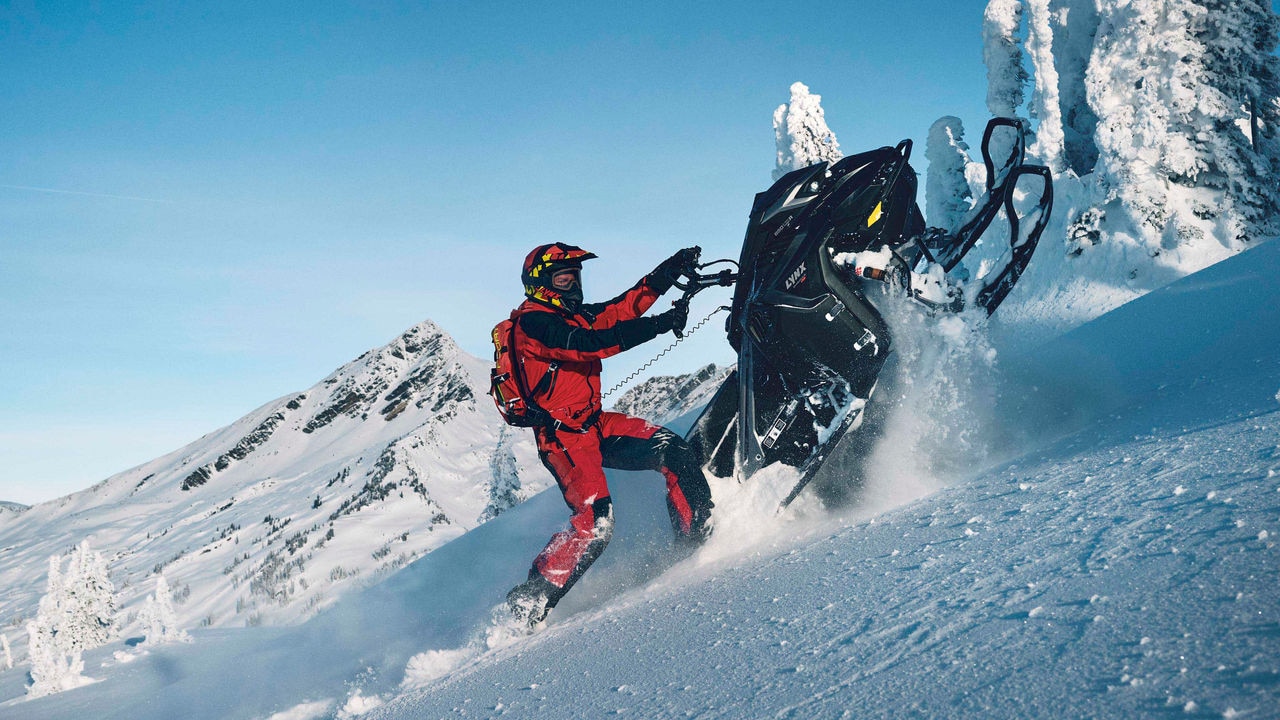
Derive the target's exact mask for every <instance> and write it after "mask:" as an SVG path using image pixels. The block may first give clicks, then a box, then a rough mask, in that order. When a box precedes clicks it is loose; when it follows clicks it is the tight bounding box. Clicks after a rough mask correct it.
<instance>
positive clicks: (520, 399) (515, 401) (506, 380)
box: [489, 315, 560, 427]
mask: <svg viewBox="0 0 1280 720" xmlns="http://www.w3.org/2000/svg"><path fill="white" fill-rule="evenodd" d="M515 317H516V316H514V315H513V316H512V317H510V318H507V319H506V320H503V321H502V322H500V323H498V324H497V325H496V326H494V328H493V335H492V337H493V369H492V370H490V371H489V394H490V395H492V396H493V402H494V404H495V405H497V406H498V412H499V413H501V414H502V419H503V420H506V421H507V424H508V425H514V426H515V427H547V426H551V425H553V424H554V422H555V421H554V420H553V419H552V418H551V413H549V412H547V411H546V410H543V409H542V408H541V407H539V406H538V404H537V403H536V402H534V401H533V398H534V396H535V395H537V394H538V393H541V392H545V391H546V389H547V388H549V387H551V384H552V383H553V382H555V375H556V371H558V370H559V369H560V365H559V363H554V362H553V363H551V365H550V366H549V367H548V368H547V374H546V375H543V376H542V379H541V380H539V381H538V385H537V386H536V387H534V388H533V390H532V391H531V390H530V389H529V386H528V384H527V383H526V382H525V377H524V369H523V368H522V367H521V363H520V361H519V359H518V358H517V357H516V354H515V352H514V349H515V346H516V324H515Z"/></svg>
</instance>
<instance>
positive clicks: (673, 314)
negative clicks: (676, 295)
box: [653, 302, 689, 335]
mask: <svg viewBox="0 0 1280 720" xmlns="http://www.w3.org/2000/svg"><path fill="white" fill-rule="evenodd" d="M653 319H654V320H655V321H657V322H656V327H657V328H658V334H659V335H661V334H662V333H665V332H672V331H675V332H683V331H684V326H685V323H687V322H689V306H688V305H687V304H685V303H683V302H678V303H676V304H674V305H672V306H671V309H670V310H668V311H666V312H664V313H662V314H661V315H657V316H655V317H654V318H653Z"/></svg>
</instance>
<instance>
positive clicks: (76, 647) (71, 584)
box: [27, 540, 115, 697]
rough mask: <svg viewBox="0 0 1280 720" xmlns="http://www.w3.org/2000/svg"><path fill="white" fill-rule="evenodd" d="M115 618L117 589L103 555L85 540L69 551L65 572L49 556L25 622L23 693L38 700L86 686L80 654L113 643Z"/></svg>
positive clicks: (59, 558) (56, 558)
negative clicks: (45, 579) (36, 602)
mask: <svg viewBox="0 0 1280 720" xmlns="http://www.w3.org/2000/svg"><path fill="white" fill-rule="evenodd" d="M114 619H115V588H114V587H113V586H112V584H111V580H110V578H109V577H108V574H107V565H106V562H105V561H104V560H103V559H102V555H101V554H99V553H95V552H93V550H92V549H91V548H90V547H89V542H88V541H87V540H86V541H84V542H82V543H80V545H79V546H77V547H76V548H75V549H74V550H72V551H71V553H70V556H69V557H68V560H67V569H66V571H65V572H64V571H63V570H62V557H61V556H59V555H54V556H52V557H50V558H49V584H48V587H47V589H46V591H45V595H44V597H42V598H41V599H40V607H39V611H38V612H37V614H36V618H35V620H33V621H32V622H29V623H27V635H28V642H29V646H30V652H29V654H30V660H31V681H32V682H31V685H30V686H28V688H27V693H28V694H29V695H31V696H32V697H40V696H43V695H48V694H51V693H56V692H61V691H63V690H68V689H71V688H74V687H78V686H80V685H83V684H85V683H87V682H90V680H89V679H88V678H85V677H83V676H82V675H81V673H82V672H83V671H84V660H83V659H82V654H83V653H84V651H85V650H88V649H91V648H94V647H97V646H99V645H101V644H103V643H104V642H106V641H107V640H108V639H110V638H111V634H112V631H113V623H114Z"/></svg>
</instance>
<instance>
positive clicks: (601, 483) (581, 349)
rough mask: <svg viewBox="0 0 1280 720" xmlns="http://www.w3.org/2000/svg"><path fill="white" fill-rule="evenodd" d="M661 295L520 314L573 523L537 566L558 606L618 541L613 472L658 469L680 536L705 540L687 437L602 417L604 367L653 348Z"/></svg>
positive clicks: (551, 463) (529, 373) (643, 284)
mask: <svg viewBox="0 0 1280 720" xmlns="http://www.w3.org/2000/svg"><path fill="white" fill-rule="evenodd" d="M657 299H658V293H657V292H656V291H654V289H653V288H651V287H650V286H649V284H648V282H647V281H646V280H641V281H640V282H639V283H637V284H636V285H635V287H633V288H631V289H630V290H628V291H627V292H625V293H623V294H622V295H620V296H618V297H617V298H614V299H613V300H610V301H609V302H606V303H600V304H596V305H583V306H581V307H580V308H578V309H577V310H576V311H570V310H568V309H566V308H564V307H563V306H561V307H553V306H550V305H546V304H542V303H540V302H537V301H535V300H533V299H529V300H525V302H524V303H523V304H521V305H520V307H518V308H516V310H515V311H514V312H513V313H512V314H511V317H512V320H513V321H514V323H515V332H514V336H515V338H514V348H513V352H514V357H515V358H516V359H517V361H518V362H519V363H520V367H522V368H523V371H524V373H525V381H526V387H530V388H541V391H535V392H534V397H533V400H534V402H536V403H537V405H539V406H540V407H542V408H543V409H544V410H546V411H548V412H549V413H550V414H551V416H552V418H554V419H555V420H556V421H557V423H556V426H555V427H540V428H536V429H535V432H536V436H537V443H538V454H539V456H540V457H541V458H542V462H543V464H544V465H545V466H546V467H547V469H548V470H550V471H551V474H552V475H553V476H555V478H556V482H557V483H558V484H559V486H560V491H561V492H562V493H563V494H564V499H565V502H566V503H568V505H569V508H570V510H571V511H572V512H573V516H572V517H571V518H570V521H569V527H568V528H567V529H565V530H563V531H561V532H559V533H557V534H556V535H555V536H554V537H552V538H551V541H550V542H549V543H548V544H547V546H546V548H544V549H543V551H542V552H541V553H539V554H538V557H537V558H536V559H535V560H534V563H533V568H532V569H531V570H530V577H531V578H533V577H534V573H537V574H539V575H541V576H542V578H545V579H546V580H547V581H549V582H550V583H551V585H553V586H555V588H556V590H554V591H552V597H551V598H550V603H549V606H554V605H555V603H556V602H557V601H558V600H559V599H560V597H563V595H564V594H565V593H566V592H568V591H569V588H570V587H572V585H573V584H574V583H575V582H576V581H577V580H578V578H579V577H581V576H582V573H584V572H585V571H586V569H587V568H588V567H589V566H590V565H591V563H592V562H593V561H594V560H595V559H596V558H597V557H599V555H600V553H601V552H603V551H604V548H605V546H606V545H607V544H608V542H609V539H610V537H611V536H612V533H613V508H612V503H611V501H610V498H609V487H608V485H607V483H606V482H605V475H604V470H603V468H605V467H612V468H618V469H623V470H658V471H660V472H661V473H662V475H663V476H664V477H665V478H666V481H667V508H668V511H669V513H670V515H671V521H672V525H673V527H674V529H675V531H676V534H677V537H684V538H688V537H696V536H700V535H701V534H702V533H703V532H704V531H705V524H706V522H707V519H708V517H709V514H710V510H711V507H712V503H711V491H710V489H709V488H708V486H707V481H706V477H705V476H704V475H703V474H702V469H701V467H700V466H699V463H698V462H697V460H696V459H695V456H694V454H693V452H692V451H691V450H690V449H689V447H688V445H686V444H685V442H684V440H683V438H681V437H679V436H678V435H676V434H675V433H673V432H671V431H670V430H667V429H666V428H661V427H659V426H657V425H652V424H650V423H649V422H647V421H645V420H642V419H640V418H635V417H630V416H628V415H624V414H622V413H614V412H602V410H601V405H600V403H601V399H600V361H601V360H602V359H604V358H607V357H610V356H612V355H616V354H617V353H619V352H621V351H623V350H626V349H628V348H631V347H634V346H635V345H638V344H640V343H642V342H645V341H647V340H650V339H652V338H653V337H655V336H656V335H657V334H658V327H657V326H658V323H656V322H655V320H654V318H648V317H641V315H643V314H644V312H645V311H646V310H648V309H649V307H650V306H652V305H653V303H654V301H656V300H657Z"/></svg>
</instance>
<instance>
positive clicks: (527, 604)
mask: <svg viewBox="0 0 1280 720" xmlns="http://www.w3.org/2000/svg"><path fill="white" fill-rule="evenodd" d="M558 590H559V588H557V587H556V586H555V585H553V584H551V581H550V580H547V579H546V578H544V577H542V573H540V572H538V571H536V570H531V571H529V579H528V580H525V581H524V582H522V583H520V584H519V585H517V586H515V587H513V588H511V590H510V592H508V593H507V609H508V610H510V611H511V615H512V616H514V617H515V618H516V619H517V620H519V621H520V622H522V623H524V624H525V625H526V626H528V627H529V628H530V629H532V628H535V627H537V626H538V625H539V624H541V623H542V621H544V620H546V619H547V613H549V612H551V608H553V607H555V602H554V601H553V599H552V598H554V597H555V596H556V595H557V594H558V593H557V591H558Z"/></svg>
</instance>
